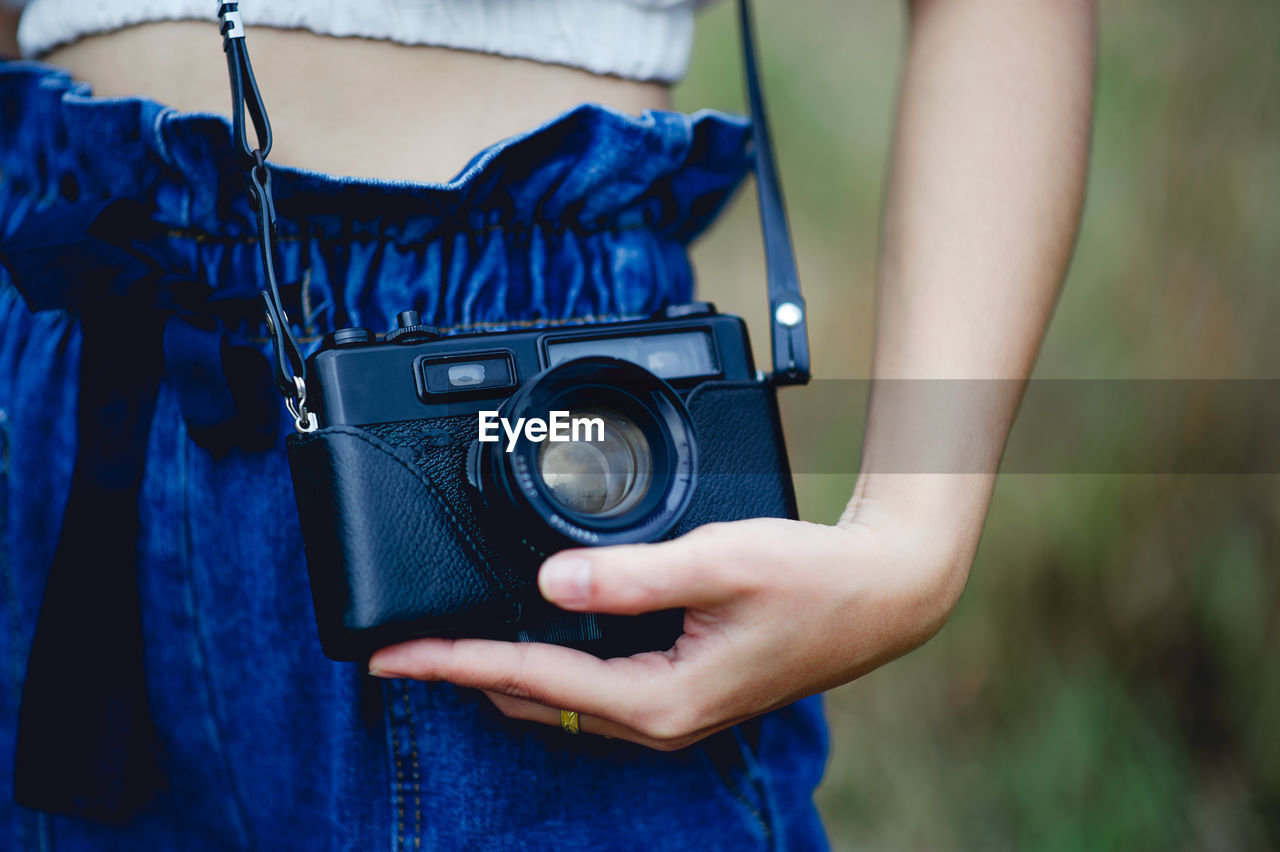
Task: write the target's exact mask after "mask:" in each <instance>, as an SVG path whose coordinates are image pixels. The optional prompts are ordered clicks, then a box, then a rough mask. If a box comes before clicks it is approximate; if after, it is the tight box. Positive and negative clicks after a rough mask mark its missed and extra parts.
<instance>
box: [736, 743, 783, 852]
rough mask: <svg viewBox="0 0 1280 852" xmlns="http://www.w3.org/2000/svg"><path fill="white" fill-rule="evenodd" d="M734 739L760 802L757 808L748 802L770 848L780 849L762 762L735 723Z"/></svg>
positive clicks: (747, 777) (743, 798) (741, 795)
mask: <svg viewBox="0 0 1280 852" xmlns="http://www.w3.org/2000/svg"><path fill="white" fill-rule="evenodd" d="M731 730H732V733H733V739H734V742H735V743H736V745H737V747H738V751H739V753H740V754H741V756H742V766H743V769H744V770H745V775H746V780H747V783H749V784H750V785H751V787H752V790H753V792H754V793H755V795H756V797H757V798H758V800H759V802H760V807H759V808H758V809H757V808H755V807H753V806H751V805H750V803H748V807H750V808H751V812H752V813H753V814H755V817H756V819H757V820H758V821H759V823H760V828H761V830H763V831H764V836H765V841H766V843H767V844H768V847H769V848H770V849H773V850H776V849H778V836H777V834H776V833H775V832H774V830H773V815H772V813H771V812H772V810H773V809H772V807H771V806H770V801H769V789H768V785H767V784H766V783H765V781H764V778H763V776H762V774H761V769H760V763H759V761H758V760H756V755H755V752H754V751H752V749H751V746H750V744H749V743H748V742H747V740H746V737H745V736H743V734H742V729H741V728H740V727H738V726H737V725H735V726H734V727H733V728H732V729H731ZM735 794H736V795H738V796H740V797H741V798H742V800H743V801H744V802H747V798H746V796H745V795H744V794H743V793H742V792H740V791H736V790H735Z"/></svg>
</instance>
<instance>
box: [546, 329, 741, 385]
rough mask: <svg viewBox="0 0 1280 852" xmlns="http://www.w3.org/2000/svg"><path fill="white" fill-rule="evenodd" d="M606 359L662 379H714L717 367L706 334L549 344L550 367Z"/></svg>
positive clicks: (695, 333) (575, 340)
mask: <svg viewBox="0 0 1280 852" xmlns="http://www.w3.org/2000/svg"><path fill="white" fill-rule="evenodd" d="M595 355H603V356H606V357H609V358H617V359H619V360H621V361H630V362H631V363H632V364H636V365H638V366H641V367H644V368H645V369H646V370H648V371H649V372H651V373H653V374H654V375H655V376H658V377H659V378H661V379H691V378H694V377H700V376H714V375H717V374H719V372H720V370H719V367H718V366H717V364H716V359H715V353H714V351H713V348H712V343H711V335H710V334H708V333H707V332H705V331H677V332H664V333H660V334H638V335H634V336H631V337H595V338H589V339H587V340H583V339H582V338H568V339H564V338H561V339H555V338H552V339H551V340H549V341H547V366H549V367H554V366H555V365H557V364H559V363H560V362H562V361H568V360H570V359H572V358H585V357H589V356H595Z"/></svg>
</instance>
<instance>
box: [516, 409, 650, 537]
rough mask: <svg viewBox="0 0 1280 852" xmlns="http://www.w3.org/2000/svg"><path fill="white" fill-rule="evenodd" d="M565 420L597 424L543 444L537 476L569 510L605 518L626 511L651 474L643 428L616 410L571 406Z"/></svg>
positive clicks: (639, 497)
mask: <svg viewBox="0 0 1280 852" xmlns="http://www.w3.org/2000/svg"><path fill="white" fill-rule="evenodd" d="M569 419H570V421H571V422H577V423H583V422H585V423H588V424H590V423H591V422H592V421H597V420H598V421H599V422H600V423H601V424H602V427H601V428H600V429H599V430H598V433H593V431H592V430H591V428H590V425H588V427H587V428H586V429H583V430H581V439H578V440H575V437H576V436H575V437H571V438H570V440H568V441H563V442H557V443H553V442H550V441H548V442H546V443H544V444H542V446H541V448H540V449H539V451H538V473H539V474H540V475H541V476H542V481H543V482H545V483H546V485H547V487H548V488H550V489H551V494H552V496H553V497H554V498H555V500H556V502H558V503H559V504H560V505H561V506H563V507H564V508H566V509H568V510H570V511H572V512H579V513H581V514H584V515H594V516H597V517H602V518H608V517H614V516H616V515H621V514H623V513H625V512H627V511H629V510H630V509H631V508H632V507H634V506H635V505H636V504H637V503H639V502H640V501H641V500H642V499H643V498H644V496H645V495H646V494H648V493H649V481H650V479H651V478H652V475H653V451H652V450H651V449H650V448H649V442H648V441H647V440H646V439H645V437H644V432H643V431H641V429H640V427H639V426H637V425H636V424H635V422H634V421H632V420H631V419H630V418H628V417H627V416H626V415H625V414H621V413H618V412H616V411H608V410H602V411H594V410H591V409H587V410H583V411H571V412H570V413H569ZM571 434H572V433H571ZM597 437H598V438H599V440H595V438H597Z"/></svg>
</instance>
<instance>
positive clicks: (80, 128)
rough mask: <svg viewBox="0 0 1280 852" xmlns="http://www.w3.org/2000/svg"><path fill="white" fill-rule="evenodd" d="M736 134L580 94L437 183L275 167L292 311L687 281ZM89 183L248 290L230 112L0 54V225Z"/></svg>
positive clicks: (486, 308) (377, 321) (644, 299)
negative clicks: (104, 86) (168, 103)
mask: <svg viewBox="0 0 1280 852" xmlns="http://www.w3.org/2000/svg"><path fill="white" fill-rule="evenodd" d="M749 143H750V128H749V122H747V121H746V120H745V119H743V118H740V117H736V116H730V115H726V114H723V113H719V112H713V111H702V112H699V113H696V114H694V115H691V116H690V115H684V114H680V113H672V112H662V111H649V112H646V113H645V114H643V115H642V116H639V117H636V116H631V115H628V114H625V113H622V112H618V111H616V110H613V109H609V108H606V107H603V106H599V105H593V104H587V105H583V106H581V107H578V108H576V109H573V110H570V111H569V112H566V113H564V114H562V115H560V116H558V117H557V118H555V119H553V120H551V121H549V122H547V123H546V124H544V125H542V126H541V127H538V128H535V129H533V130H530V131H529V132H527V133H524V134H521V135H518V136H513V137H511V138H509V139H506V140H504V141H502V142H499V143H497V144H495V145H493V146H490V147H489V148H487V149H485V150H483V151H481V152H480V153H479V154H477V155H476V156H475V157H474V158H473V159H472V161H471V162H470V163H469V164H468V165H467V166H466V167H465V168H464V169H463V170H462V171H461V172H460V173H459V174H458V176H457V177H455V178H454V179H453V180H451V181H449V182H447V183H438V184H429V183H409V182H395V181H379V180H370V179H358V178H341V177H334V176H330V175H324V174H320V173H316V172H311V171H307V170H304V169H297V168H291V167H288V166H280V165H277V166H274V167H273V183H274V187H275V194H276V203H277V209H278V212H279V214H280V220H281V221H280V227H281V234H282V241H281V246H282V248H281V253H282V255H283V256H282V257H281V258H280V263H281V267H282V275H283V276H284V277H285V279H286V280H290V279H291V278H292V280H294V281H299V280H301V279H303V278H305V279H306V284H305V286H306V287H310V288H311V292H310V293H309V294H308V293H304V296H303V299H302V301H303V304H301V305H299V313H300V314H302V315H303V321H302V322H301V323H300V325H303V326H308V327H311V328H313V329H315V328H319V329H321V330H323V328H325V327H332V325H334V324H339V325H341V324H346V323H349V322H364V323H368V324H370V325H372V326H374V327H375V328H376V327H378V326H380V325H384V324H386V323H387V322H388V321H389V320H390V318H391V317H393V316H394V314H395V313H396V311H397V310H401V309H404V308H405V307H416V308H418V309H419V310H420V312H421V313H422V314H423V316H424V318H425V319H426V320H427V321H433V322H435V323H437V324H439V325H442V326H449V327H452V326H463V327H467V326H476V327H487V326H500V325H505V324H510V323H512V322H513V321H529V322H538V321H542V320H555V319H557V318H569V317H580V316H598V317H604V318H607V317H611V316H615V315H634V314H637V313H644V312H645V311H647V310H652V309H656V308H657V307H660V306H661V305H662V304H665V303H667V302H670V301H678V300H681V299H687V298H689V296H690V294H691V290H692V276H691V273H690V271H689V269H688V261H687V256H686V255H685V246H686V245H687V244H688V243H689V242H690V241H691V240H692V239H693V238H694V237H696V236H697V235H698V234H699V233H700V232H701V231H702V230H703V229H704V228H706V226H707V225H708V224H709V223H710V222H711V220H712V219H713V218H714V217H715V215H716V214H717V213H718V212H719V210H720V209H721V208H722V207H723V206H724V204H725V203H726V201H727V200H728V199H729V197H730V196H731V195H732V193H733V191H734V190H735V188H736V187H737V186H738V184H739V183H740V181H741V179H742V178H743V176H744V175H745V174H746V172H747V170H748V167H749ZM99 197H101V198H107V197H130V198H137V199H139V200H142V201H144V202H145V203H147V204H148V205H149V206H151V207H152V208H153V209H154V211H155V212H154V218H155V219H156V220H157V221H159V222H160V223H162V224H163V225H165V226H166V227H168V228H170V229H171V234H170V236H171V237H172V239H173V243H174V246H175V248H176V250H177V251H178V253H180V254H181V255H183V257H184V259H185V263H184V265H187V266H190V267H191V269H190V270H187V271H189V272H191V273H192V274H194V275H196V276H197V277H199V278H201V279H203V280H205V281H206V282H207V283H209V284H210V285H212V286H214V287H215V288H217V289H225V288H230V289H231V290H234V291H239V290H241V289H243V290H244V292H246V293H251V292H252V291H253V290H256V287H257V281H258V277H259V276H258V273H257V272H256V268H255V261H254V257H253V256H254V254H255V252H254V251H252V250H248V249H252V246H251V244H252V242H253V234H254V230H255V227H254V220H253V213H252V211H251V209H250V208H249V204H248V200H247V196H246V194H245V189H244V182H243V176H242V172H241V169H240V166H239V164H238V162H237V161H236V158H235V154H234V149H233V148H232V146H231V145H230V126H229V123H228V122H227V121H226V119H224V118H222V117H221V116H217V115H213V114H204V113H183V112H179V111H176V110H173V109H171V108H168V107H164V106H162V105H160V104H157V103H155V102H153V101H150V100H147V99H144V98H134V97H131V98H95V97H93V96H92V95H91V94H90V90H89V87H88V86H87V85H85V84H83V83H76V82H75V81H73V80H72V79H71V77H70V76H69V75H68V74H67V73H66V72H64V71H61V70H59V69H56V68H52V67H50V66H47V65H43V64H40V63H34V62H13V63H8V64H4V65H0V228H3V229H4V231H5V232H6V233H7V232H11V231H12V229H13V228H14V227H16V225H17V223H18V222H19V221H20V220H21V219H22V218H23V217H24V215H25V214H26V213H27V212H29V210H31V209H43V208H46V207H48V206H51V205H54V204H58V203H63V202H66V201H71V200H75V199H83V198H99ZM295 316H296V315H295ZM304 333H305V329H304Z"/></svg>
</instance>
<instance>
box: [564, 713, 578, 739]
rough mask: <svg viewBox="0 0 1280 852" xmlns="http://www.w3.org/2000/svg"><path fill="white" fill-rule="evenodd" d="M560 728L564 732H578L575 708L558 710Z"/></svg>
mask: <svg viewBox="0 0 1280 852" xmlns="http://www.w3.org/2000/svg"><path fill="white" fill-rule="evenodd" d="M560 728H561V730H563V731H564V732H565V733H566V734H576V733H578V711H577V710H561V711H560Z"/></svg>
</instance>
